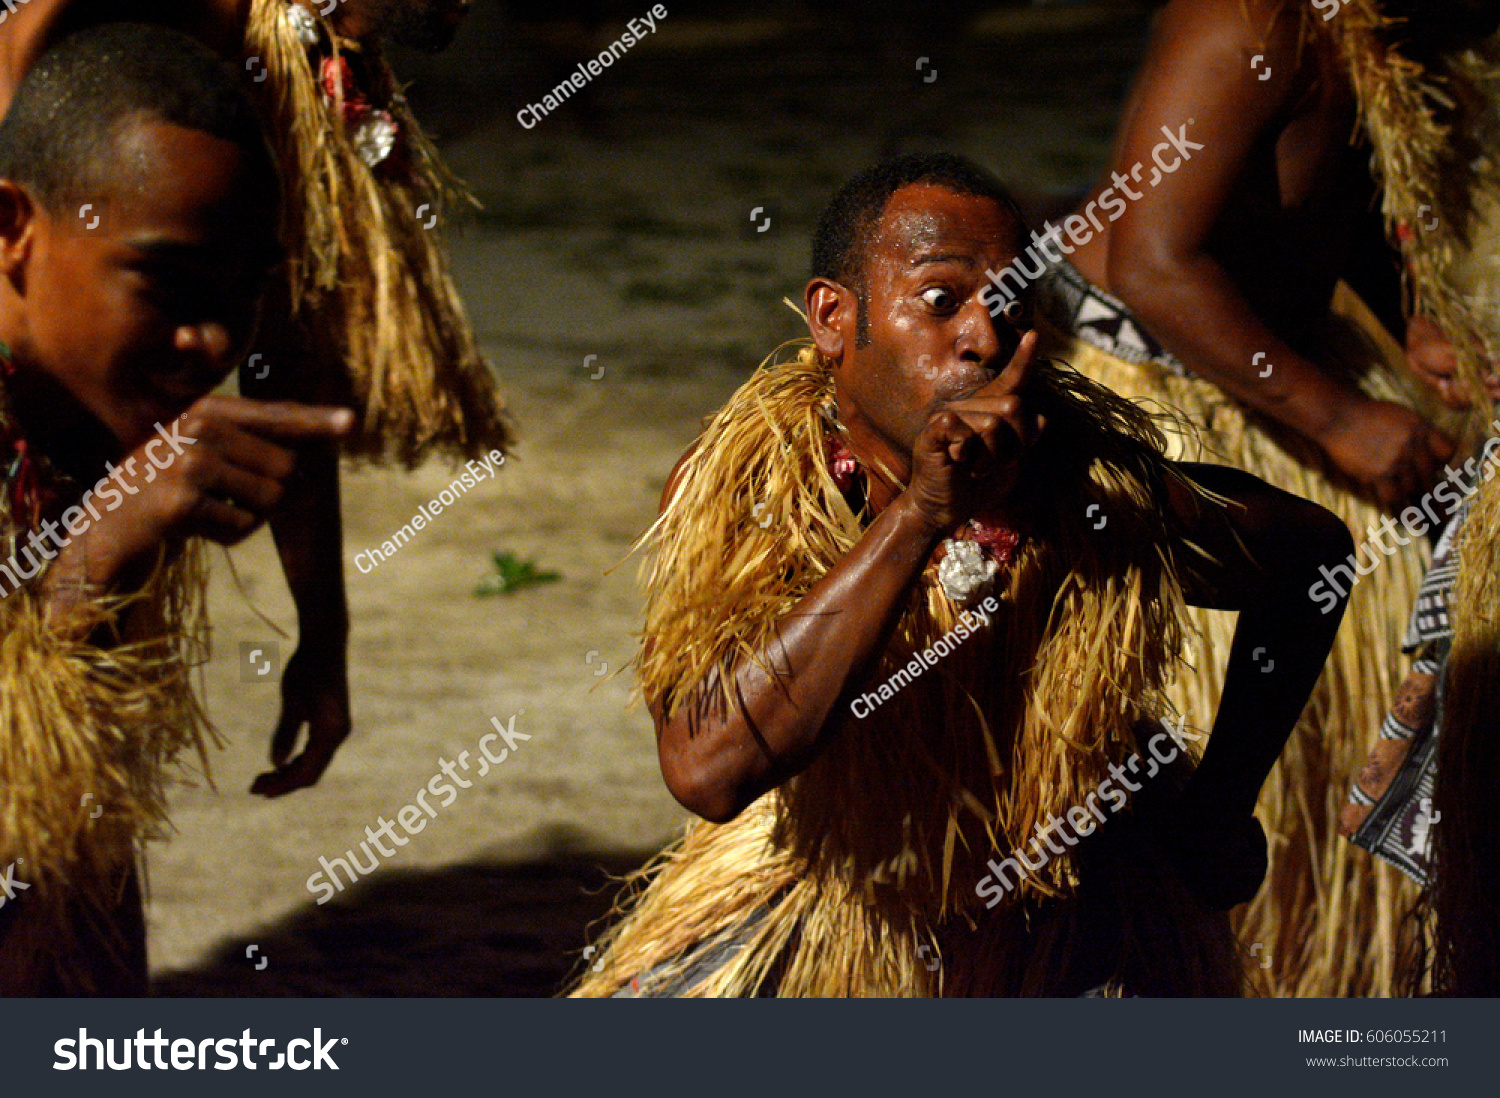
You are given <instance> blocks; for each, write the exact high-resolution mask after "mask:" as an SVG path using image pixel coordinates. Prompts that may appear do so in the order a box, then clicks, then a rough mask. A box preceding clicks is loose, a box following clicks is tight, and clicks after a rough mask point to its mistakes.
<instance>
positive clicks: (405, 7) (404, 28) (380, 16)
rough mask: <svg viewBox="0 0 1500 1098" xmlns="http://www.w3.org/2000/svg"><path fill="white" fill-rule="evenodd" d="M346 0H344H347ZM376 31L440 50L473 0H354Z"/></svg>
mask: <svg viewBox="0 0 1500 1098" xmlns="http://www.w3.org/2000/svg"><path fill="white" fill-rule="evenodd" d="M346 2H347V0H346ZM357 2H362V3H363V4H364V6H365V7H366V8H367V9H368V15H367V19H368V21H369V24H370V26H371V27H372V28H373V30H374V31H375V33H376V34H378V35H380V36H381V37H382V38H389V39H390V40H391V41H393V42H398V43H400V44H401V45H403V46H410V47H412V48H413V49H418V50H425V51H427V52H428V53H441V52H442V51H443V50H445V49H447V48H448V46H449V45H450V44H451V43H452V41H453V36H454V35H456V34H457V33H458V28H459V26H460V25H461V24H462V23H463V21H464V17H465V16H467V15H468V14H469V9H470V8H471V7H473V6H474V0H357Z"/></svg>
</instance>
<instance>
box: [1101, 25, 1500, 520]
mask: <svg viewBox="0 0 1500 1098" xmlns="http://www.w3.org/2000/svg"><path fill="white" fill-rule="evenodd" d="M1241 2H1242V0H1173V2H1172V3H1169V4H1167V5H1166V7H1165V8H1164V9H1163V11H1162V12H1161V13H1160V15H1159V16H1158V21H1157V25H1156V29H1155V33H1154V34H1153V37H1152V42H1151V47H1150V49H1149V51H1148V54H1147V57H1146V61H1145V64H1144V66H1143V68H1142V71H1141V73H1140V76H1139V77H1138V79H1137V82H1136V85H1135V88H1134V89H1133V91H1132V93H1131V96H1130V99H1129V101H1128V103H1127V104H1126V107H1125V111H1124V114H1123V116H1122V119H1121V122H1120V128H1119V131H1118V136H1117V139H1116V145H1115V149H1114V152H1113V154H1112V156H1111V171H1112V172H1119V173H1121V174H1124V175H1127V176H1128V175H1129V174H1130V172H1131V169H1132V167H1134V166H1135V165H1136V164H1146V165H1150V164H1151V162H1152V161H1151V150H1152V148H1153V147H1154V146H1155V145H1156V144H1157V143H1159V142H1160V141H1161V140H1162V134H1161V129H1162V127H1163V126H1167V127H1169V128H1170V129H1171V130H1172V131H1173V132H1174V133H1175V132H1177V131H1178V129H1179V127H1181V126H1182V125H1183V124H1185V123H1191V124H1190V125H1189V128H1188V136H1189V137H1190V138H1191V139H1192V140H1193V141H1194V142H1196V143H1198V144H1201V145H1202V146H1204V147H1203V148H1202V149H1200V150H1195V151H1193V153H1192V160H1191V161H1190V162H1189V163H1187V164H1185V165H1184V166H1183V167H1182V168H1181V169H1179V170H1177V171H1176V172H1174V173H1173V174H1170V175H1166V176H1164V177H1163V178H1162V181H1161V183H1160V184H1159V185H1158V186H1156V187H1154V188H1149V187H1138V186H1136V185H1135V184H1132V185H1131V186H1132V188H1133V189H1135V190H1137V191H1138V193H1139V194H1140V196H1141V197H1140V198H1139V199H1136V200H1131V201H1130V202H1129V203H1128V209H1127V210H1126V211H1125V213H1124V214H1123V215H1121V216H1120V217H1119V218H1118V220H1117V221H1115V222H1113V223H1110V222H1109V221H1108V220H1107V217H1100V218H1099V220H1100V221H1101V222H1102V224H1103V231H1102V232H1099V233H1097V234H1094V235H1093V238H1092V239H1091V240H1089V241H1088V243H1086V244H1083V245H1081V246H1079V247H1077V249H1076V251H1075V253H1074V254H1073V256H1072V257H1071V258H1072V261H1073V263H1074V264H1075V265H1076V266H1077V267H1078V269H1079V270H1080V271H1081V272H1082V273H1083V275H1084V276H1085V277H1087V278H1088V279H1089V280H1090V281H1092V282H1094V283H1095V284H1096V285H1099V286H1101V287H1103V288H1105V289H1107V290H1109V291H1110V292H1112V293H1114V294H1116V295H1117V296H1119V297H1120V298H1121V299H1122V300H1123V301H1125V303H1126V304H1127V305H1129V306H1130V308H1131V309H1132V310H1133V311H1134V312H1135V313H1136V314H1137V315H1138V316H1139V317H1140V318H1141V320H1142V321H1143V322H1144V323H1145V325H1146V327H1147V328H1148V329H1150V331H1151V332H1152V334H1153V335H1155V336H1156V337H1157V338H1158V339H1159V340H1160V341H1161V342H1162V343H1163V344H1164V345H1165V346H1166V347H1167V349H1168V350H1170V351H1172V352H1173V353H1174V354H1176V355H1177V356H1178V357H1179V358H1180V359H1181V360H1182V361H1183V362H1184V363H1185V364H1186V365H1187V366H1188V367H1189V368H1190V369H1191V370H1193V371H1194V372H1195V373H1197V374H1198V375H1200V376H1202V377H1204V378H1207V379H1208V380H1210V381H1213V382H1214V383H1215V384H1217V385H1218V386H1220V387H1221V388H1222V389H1223V390H1224V391H1225V392H1226V393H1228V394H1229V395H1231V396H1233V397H1234V398H1235V399H1236V400H1238V401H1240V402H1242V403H1244V404H1246V405H1248V406H1250V407H1251V408H1254V409H1255V410H1257V411H1259V412H1261V413H1264V414H1265V415H1267V416H1269V417H1270V418H1272V419H1274V420H1276V421H1277V422H1278V423H1281V424H1283V425H1285V426H1286V427H1288V428H1290V429H1291V430H1293V431H1295V432H1296V433H1297V434H1299V435H1301V436H1303V437H1305V438H1307V439H1309V440H1310V441H1312V442H1313V443H1315V444H1316V445H1317V446H1318V447H1319V448H1320V449H1321V450H1322V452H1323V453H1324V454H1325V455H1326V456H1327V458H1328V459H1329V461H1330V462H1332V464H1333V465H1334V466H1335V467H1336V468H1337V469H1338V470H1340V471H1341V472H1342V473H1343V474H1345V475H1346V476H1347V477H1349V478H1350V479H1351V480H1352V481H1353V482H1354V483H1355V484H1356V485H1358V486H1359V487H1360V488H1361V489H1362V490H1363V491H1364V492H1365V493H1366V494H1368V495H1369V496H1370V497H1371V498H1372V499H1374V500H1376V501H1377V502H1379V503H1380V504H1381V505H1382V506H1384V507H1385V508H1387V509H1390V510H1392V511H1395V510H1398V509H1399V508H1400V507H1402V506H1404V505H1405V504H1406V503H1407V502H1409V501H1411V500H1413V499H1415V498H1417V497H1419V496H1420V495H1421V494H1422V493H1423V492H1424V491H1426V490H1427V489H1429V488H1430V487H1431V486H1432V485H1433V484H1434V483H1435V482H1436V480H1437V478H1438V477H1439V476H1440V475H1441V471H1442V467H1443V464H1444V463H1445V462H1447V461H1448V460H1449V459H1450V458H1452V456H1453V450H1454V446H1453V442H1452V440H1451V439H1449V438H1447V437H1446V436H1445V435H1444V434H1443V433H1442V432H1440V431H1438V430H1437V429H1436V428H1435V427H1433V426H1432V425H1431V424H1429V423H1427V422H1426V421H1425V420H1423V419H1422V417H1421V416H1419V415H1418V414H1417V413H1415V412H1413V411H1411V410H1409V409H1407V408H1405V407H1403V406H1401V405H1398V404H1394V403H1390V402H1385V401H1377V400H1371V399H1369V398H1368V397H1366V396H1364V395H1363V394H1361V393H1360V392H1359V391H1358V390H1357V389H1355V388H1354V387H1353V386H1352V385H1351V384H1349V383H1348V382H1346V381H1344V380H1342V379H1340V378H1337V377H1335V376H1333V375H1331V374H1330V373H1329V372H1327V371H1326V370H1325V369H1324V368H1323V367H1321V366H1320V365H1319V364H1318V363H1317V362H1316V361H1315V360H1314V359H1312V358H1311V357H1308V351H1307V348H1308V340H1309V337H1310V336H1311V335H1312V334H1313V333H1314V332H1315V330H1316V328H1317V326H1318V325H1319V324H1320V323H1321V322H1322V321H1323V319H1324V318H1325V317H1326V316H1327V315H1328V310H1329V304H1330V301H1331V299H1332V294H1333V289H1334V286H1335V284H1336V283H1337V281H1338V280H1339V279H1340V278H1343V279H1346V280H1347V281H1349V282H1350V284H1351V285H1353V286H1354V287H1355V289H1356V290H1358V291H1359V292H1360V293H1361V295H1362V296H1364V297H1365V299H1366V300H1367V301H1368V302H1370V303H1371V305H1372V307H1374V308H1376V310H1377V311H1378V312H1381V313H1382V319H1383V320H1385V322H1386V323H1387V324H1388V326H1390V327H1391V328H1392V330H1393V331H1397V332H1399V331H1401V325H1402V322H1401V318H1400V316H1399V304H1398V301H1399V299H1398V297H1397V294H1396V288H1395V278H1396V272H1397V259H1396V257H1395V256H1394V255H1392V254H1391V253H1389V252H1388V251H1387V250H1385V249H1384V247H1383V239H1382V229H1381V227H1380V225H1379V222H1378V220H1377V219H1375V218H1374V217H1372V216H1371V214H1370V213H1369V211H1370V208H1371V203H1372V201H1373V199H1374V194H1375V192H1374V187H1373V184H1372V182H1371V180H1370V178H1369V174H1368V169H1367V166H1366V163H1367V160H1368V155H1369V154H1368V150H1366V149H1362V148H1352V147H1351V146H1350V143H1349V135H1350V134H1351V133H1352V132H1353V129H1354V125H1355V109H1356V103H1355V99H1354V95H1353V91H1352V89H1351V88H1350V87H1349V84H1348V80H1347V77H1346V76H1345V74H1344V71H1343V69H1342V66H1341V64H1340V62H1339V60H1338V58H1337V57H1336V55H1335V51H1334V48H1333V46H1332V44H1331V43H1330V42H1329V40H1328V39H1327V38H1326V37H1325V36H1321V35H1319V36H1315V37H1314V40H1313V41H1312V42H1311V43H1308V44H1305V45H1304V46H1303V47H1302V48H1301V50H1300V52H1299V48H1298V29H1297V21H1296V18H1295V14H1296V11H1295V9H1299V8H1300V6H1299V5H1288V6H1287V11H1286V12H1285V13H1283V14H1282V15H1281V16H1280V17H1275V9H1276V5H1275V4H1274V3H1272V2H1271V0H1249V2H1248V8H1249V12H1250V18H1249V20H1247V19H1246V18H1245V12H1244V9H1242V6H1241ZM1449 6H1454V5H1442V4H1433V5H1430V6H1429V5H1424V16H1423V19H1422V21H1421V22H1422V26H1423V28H1425V29H1428V30H1430V29H1431V28H1432V27H1434V26H1436V25H1438V24H1437V21H1436V20H1435V19H1433V18H1429V16H1430V15H1431V14H1432V11H1434V10H1435V9H1437V8H1441V7H1449ZM1458 6H1461V7H1463V8H1464V9H1465V11H1466V12H1467V18H1466V19H1465V20H1462V21H1459V22H1455V23H1452V24H1444V25H1445V26H1449V27H1450V30H1449V31H1448V32H1446V33H1445V34H1443V35H1441V36H1429V37H1425V38H1423V40H1422V44H1421V47H1420V48H1421V49H1422V50H1423V51H1437V50H1440V49H1447V48H1451V46H1452V45H1453V44H1454V38H1455V37H1462V36H1463V35H1465V34H1473V33H1475V32H1476V31H1483V30H1484V29H1486V28H1488V29H1490V30H1493V28H1494V22H1495V19H1496V18H1497V16H1500V5H1496V4H1492V3H1473V4H1466V5H1458ZM1264 28H1269V30H1268V31H1267V32H1266V34H1265V36H1264V38H1262V36H1261V33H1260V32H1261V30H1262V29H1264ZM1257 54H1259V55H1264V60H1263V61H1262V62H1261V63H1260V64H1259V65H1258V66H1257V68H1255V69H1251V67H1250V62H1251V59H1252V58H1253V57H1254V56H1255V55H1257ZM1267 71H1269V72H1270V74H1271V75H1270V78H1269V79H1267V80H1264V81H1262V80H1261V79H1260V76H1261V75H1264V74H1265V73H1266V72H1267ZM1138 182H1139V181H1138ZM1109 186H1110V181H1109V180H1108V179H1106V180H1104V181H1102V182H1101V183H1100V185H1099V186H1098V187H1097V188H1096V189H1095V191H1094V192H1093V193H1092V194H1091V195H1090V197H1089V202H1092V201H1094V200H1096V199H1097V198H1098V197H1099V195H1100V193H1101V192H1102V191H1103V190H1104V189H1106V188H1107V187H1109ZM1116 193H1117V194H1118V193H1119V192H1118V191H1117V192H1116ZM1087 208H1088V203H1087V202H1086V203H1085V205H1084V207H1082V208H1081V210H1080V213H1082V212H1083V210H1086V209H1087ZM1411 337H1412V340H1411V342H1410V344H1409V346H1410V350H1411V351H1412V353H1413V356H1414V358H1416V359H1417V364H1418V365H1419V366H1421V365H1425V364H1426V363H1427V362H1428V361H1429V360H1430V359H1431V357H1432V353H1433V351H1432V347H1431V341H1432V339H1433V338H1434V337H1436V338H1437V339H1441V338H1442V334H1441V333H1440V332H1435V331H1433V330H1431V326H1430V325H1429V326H1426V327H1422V326H1418V327H1416V328H1414V330H1413V331H1412V333H1411ZM1258 352H1264V354H1265V356H1266V357H1265V359H1262V360H1260V361H1259V362H1256V361H1255V355H1256V353H1258ZM1267 361H1269V362H1270V363H1271V364H1272V366H1273V373H1272V376H1271V377H1268V378H1262V377H1261V376H1260V374H1261V373H1262V372H1263V370H1264V363H1265V362H1267Z"/></svg>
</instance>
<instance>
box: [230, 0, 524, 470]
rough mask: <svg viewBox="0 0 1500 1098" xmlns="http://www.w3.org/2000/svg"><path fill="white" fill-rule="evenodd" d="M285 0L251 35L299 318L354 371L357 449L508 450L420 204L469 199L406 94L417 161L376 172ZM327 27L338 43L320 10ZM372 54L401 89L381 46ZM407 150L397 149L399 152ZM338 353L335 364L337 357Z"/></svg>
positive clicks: (363, 453) (407, 138)
mask: <svg viewBox="0 0 1500 1098" xmlns="http://www.w3.org/2000/svg"><path fill="white" fill-rule="evenodd" d="M286 9H287V0H253V3H252V6H251V12H250V19H249V25H248V27H247V30H246V35H245V49H246V53H247V56H248V55H254V56H258V57H259V58H260V59H261V61H262V63H263V64H264V65H265V67H266V73H267V79H266V80H265V81H264V82H263V83H261V84H260V85H258V86H259V87H260V88H261V89H262V90H263V94H264V96H265V99H266V110H267V113H268V114H269V115H270V125H269V127H268V128H269V131H270V135H271V140H272V143H273V145H274V148H275V152H276V155H277V159H278V161H279V163H280V164H281V165H282V170H283V176H284V189H285V193H286V202H285V214H284V235H285V238H286V241H287V244H288V256H289V261H288V268H289V271H288V274H289V278H290V288H289V292H290V302H291V312H292V316H291V319H292V322H293V325H294V326H295V327H297V328H298V329H299V330H300V342H301V343H302V345H303V347H304V348H306V349H310V350H311V352H312V356H313V357H314V359H315V360H314V361H309V362H306V363H303V364H301V365H303V366H304V367H305V368H307V369H320V370H337V371H345V370H347V371H348V384H349V386H350V390H351V391H350V396H351V397H352V399H353V400H354V402H355V405H356V409H357V411H358V412H359V413H360V416H361V422H360V425H359V429H358V433H357V435H356V437H355V438H353V439H352V440H351V441H350V442H349V443H348V444H347V446H348V450H349V452H350V453H352V454H354V455H356V456H360V457H366V458H371V459H377V460H378V459H385V458H389V459H392V460H395V461H398V462H400V463H402V464H403V465H405V466H407V467H408V468H411V467H414V466H416V465H417V464H419V463H421V462H422V461H423V460H425V459H426V458H428V457H429V456H431V455H432V454H434V453H435V452H442V453H446V454H450V455H460V456H462V457H465V458H475V457H479V456H480V455H482V454H484V453H486V452H487V451H489V450H491V449H498V450H500V451H502V452H504V451H506V449H507V448H508V447H509V446H510V445H511V442H512V437H511V430H510V427H509V425H508V423H507V422H506V418H505V415H504V412H503V409H502V407H501V403H500V400H499V398H498V395H497V393H496V391H495V387H494V379H493V376H492V375H491V372H490V369H489V366H488V364H487V363H486V362H485V361H484V358H483V356H482V355H481V354H480V352H479V348H478V346H477V345H476V343H475V340H474V333H473V329H472V328H471V326H470V324H469V320H468V316H467V314H466V312H465V310H464V306H463V302H462V301H461V300H460V299H459V296H458V293H457V291H456V289H455V288H454V286H453V281H452V279H451V277H450V276H449V273H448V270H447V262H446V260H445V258H444V255H443V251H442V249H441V247H440V246H439V243H438V241H439V238H438V236H437V234H435V233H433V232H429V231H428V230H426V229H424V228H423V227H422V225H423V223H424V220H423V219H419V218H418V217H417V210H418V208H419V207H422V206H424V205H425V206H427V207H429V208H430V209H431V210H432V211H433V212H434V213H436V214H438V215H439V216H441V215H442V214H443V213H444V211H445V210H446V209H447V208H448V207H449V206H450V205H452V204H453V203H454V202H456V201H468V202H472V201H473V199H472V198H471V197H470V196H469V195H468V194H467V193H466V192H464V191H463V190H462V189H461V188H460V186H459V184H458V183H457V181H456V180H455V179H454V178H453V177H452V175H451V174H449V173H448V172H447V170H446V168H445V167H444V166H443V163H442V160H441V158H440V157H439V155H438V153H437V150H436V149H435V148H434V147H433V145H432V143H431V141H430V140H429V139H428V138H427V136H426V135H425V133H424V132H423V131H422V129H421V127H420V126H419V125H418V124H417V121H416V119H415V118H414V117H412V114H411V112H410V110H409V109H408V108H407V106H406V103H405V100H404V98H403V97H402V96H401V95H400V94H394V95H393V96H392V98H391V102H390V104H389V105H388V109H389V110H390V112H391V114H392V116H393V118H394V119H395V121H396V122H397V124H398V125H399V126H400V129H401V134H402V137H401V140H402V141H403V142H404V143H405V147H406V150H407V153H408V155H409V156H410V159H411V170H410V172H409V175H408V176H402V177H398V176H397V175H396V174H395V172H394V171H392V170H390V165H389V164H387V165H383V166H382V167H381V168H380V169H377V170H375V171H371V169H369V168H368V167H367V166H366V165H365V164H364V162H363V161H362V160H361V159H360V158H359V155H358V153H357V152H356V150H355V148H354V145H353V142H352V141H350V139H349V136H348V133H347V129H346V127H345V126H344V124H343V121H342V109H341V108H342V103H340V104H337V105H335V106H334V107H332V108H330V106H329V105H328V104H327V103H326V101H325V98H324V95H323V91H322V89H321V87H320V84H319V79H318V74H317V73H316V72H315V71H314V69H313V66H312V64H311V62H310V61H309V57H308V51H307V47H306V46H304V45H303V44H302V42H301V41H300V40H299V39H298V37H297V35H296V33H295V31H293V30H292V28H291V26H290V25H289V24H288V22H287V20H286V18H285V13H286ZM315 18H317V19H319V21H320V22H321V23H323V29H324V33H325V35H327V36H328V38H329V40H330V41H332V42H333V43H334V47H333V48H334V50H335V52H336V51H337V49H338V45H337V40H336V39H335V38H333V37H332V32H331V28H330V27H329V26H328V24H327V22H326V20H323V19H322V17H321V16H315ZM372 49H373V47H370V48H368V49H367V51H366V54H367V56H368V57H369V60H370V62H371V64H372V66H374V67H375V69H376V70H377V71H378V72H379V73H381V74H383V77H382V78H383V79H384V80H386V81H389V82H390V84H391V87H392V88H394V77H393V76H392V75H391V73H390V71H389V69H388V68H386V66H385V62H384V60H383V59H381V58H380V57H379V55H378V54H375V53H372V52H370V50H372ZM398 155H399V154H398ZM330 359H331V360H332V361H329V360H330Z"/></svg>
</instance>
